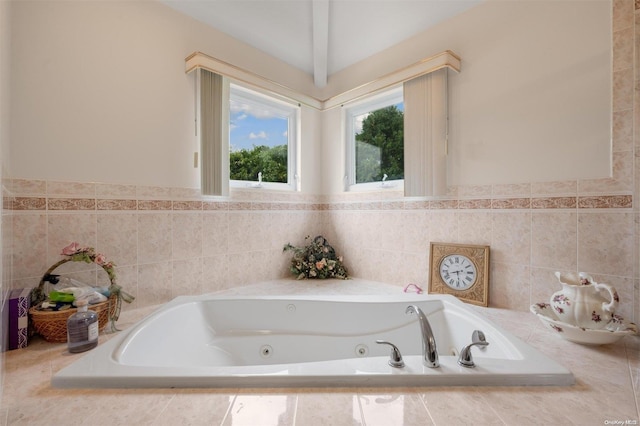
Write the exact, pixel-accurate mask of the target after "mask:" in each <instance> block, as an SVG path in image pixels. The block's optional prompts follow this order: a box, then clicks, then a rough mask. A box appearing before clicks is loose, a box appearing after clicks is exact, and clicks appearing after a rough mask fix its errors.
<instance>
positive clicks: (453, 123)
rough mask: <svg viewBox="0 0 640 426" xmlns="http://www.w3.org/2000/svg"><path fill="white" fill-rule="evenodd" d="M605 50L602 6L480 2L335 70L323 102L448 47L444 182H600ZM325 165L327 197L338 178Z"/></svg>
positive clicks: (606, 170) (606, 103)
mask: <svg viewBox="0 0 640 426" xmlns="http://www.w3.org/2000/svg"><path fill="white" fill-rule="evenodd" d="M611 46H612V40H611V3H610V2H608V1H595V2H594V1H572V2H563V1H559V2H553V1H552V2H548V1H517V2H515V1H514V2H509V1H487V2H484V3H481V4H480V5H478V6H475V7H473V8H471V9H469V10H467V11H465V12H464V13H462V14H460V15H458V16H455V17H453V18H451V19H449V20H447V21H445V22H443V23H441V24H439V25H436V26H435V27H433V28H430V29H428V30H426V31H424V32H423V33H420V34H418V35H416V36H414V37H412V38H410V39H408V40H406V41H404V42H401V43H399V44H398V45H396V46H393V47H392V48H390V49H387V50H385V51H383V52H381V53H379V54H377V55H374V56H372V57H370V58H368V59H366V60H363V61H361V62H360V63H358V64H355V65H353V66H351V67H349V68H347V69H345V70H343V71H340V72H338V73H336V74H335V75H333V76H331V78H330V87H328V88H327V90H331V91H332V92H329V93H327V96H331V95H334V94H336V93H340V92H342V91H345V90H348V89H350V88H353V87H358V86H360V85H362V84H363V83H366V82H368V81H371V80H375V79H376V78H378V77H380V76H382V75H385V74H387V73H391V72H393V71H395V70H396V69H398V68H401V67H405V66H408V65H411V64H413V63H416V62H418V61H419V60H421V59H422V58H425V57H429V56H431V55H435V54H437V53H439V52H442V51H444V50H451V51H453V52H455V53H456V54H457V55H459V56H460V57H461V58H462V67H461V68H462V70H461V72H460V73H459V74H456V73H455V72H450V73H449V76H450V78H449V93H450V99H449V111H450V121H449V155H448V164H447V168H448V170H447V171H448V176H447V178H448V183H449V185H479V184H510V183H524V182H548V181H554V180H565V179H584V178H601V177H608V176H609V175H610V173H611V161H610V159H611V90H612V86H611V79H612V78H611ZM327 120H328V123H326V126H327V127H331V128H332V129H336V128H338V127H339V126H340V121H339V118H338V117H337V116H336V115H335V114H331V115H330V116H329V117H327ZM339 136H340V135H337V137H332V138H331V139H325V141H324V143H325V144H328V145H330V146H331V148H330V152H332V153H333V152H337V151H340V150H344V148H343V146H344V144H343V143H342V138H341V137H339ZM325 167H327V173H326V174H327V176H329V179H330V183H329V185H328V187H327V188H326V193H336V191H338V190H339V189H340V188H341V187H342V176H343V175H344V173H329V169H331V171H333V169H334V168H335V167H336V166H335V165H334V164H330V163H329V162H327V163H326V165H325Z"/></svg>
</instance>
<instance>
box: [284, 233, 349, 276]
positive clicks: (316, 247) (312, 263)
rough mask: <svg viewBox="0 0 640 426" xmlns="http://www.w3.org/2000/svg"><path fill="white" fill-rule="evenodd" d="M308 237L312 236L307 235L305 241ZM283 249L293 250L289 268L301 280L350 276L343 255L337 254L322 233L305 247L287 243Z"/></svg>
mask: <svg viewBox="0 0 640 426" xmlns="http://www.w3.org/2000/svg"><path fill="white" fill-rule="evenodd" d="M308 239H310V236H308V235H307V236H306V237H305V241H306V240H308ZM282 251H283V252H285V251H292V252H293V258H292V259H291V267H290V268H289V270H290V271H291V273H292V274H293V275H295V276H296V278H297V279H299V280H302V279H307V278H312V279H326V278H340V279H343V280H344V279H348V278H349V277H348V275H347V268H345V267H344V265H343V264H342V256H337V255H336V251H335V250H334V248H333V247H331V245H329V243H328V242H327V240H326V239H325V238H324V237H323V236H321V235H319V236H317V237H315V238H314V239H312V240H311V243H310V244H309V245H307V246H305V247H295V246H292V245H291V244H288V243H287V244H286V245H285V246H284V248H283V250H282Z"/></svg>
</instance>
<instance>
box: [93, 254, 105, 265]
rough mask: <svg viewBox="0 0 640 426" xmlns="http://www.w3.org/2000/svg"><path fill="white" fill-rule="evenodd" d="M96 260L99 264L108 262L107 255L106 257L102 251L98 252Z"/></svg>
mask: <svg viewBox="0 0 640 426" xmlns="http://www.w3.org/2000/svg"><path fill="white" fill-rule="evenodd" d="M95 262H96V263H97V264H98V265H100V266H102V265H104V264H105V263H107V257H106V256H105V255H104V254H100V253H98V254H96V260H95Z"/></svg>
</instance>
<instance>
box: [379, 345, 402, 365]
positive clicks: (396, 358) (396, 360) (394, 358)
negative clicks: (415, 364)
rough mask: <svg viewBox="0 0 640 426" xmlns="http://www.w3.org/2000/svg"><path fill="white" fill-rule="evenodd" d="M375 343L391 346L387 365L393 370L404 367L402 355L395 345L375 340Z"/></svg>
mask: <svg viewBox="0 0 640 426" xmlns="http://www.w3.org/2000/svg"><path fill="white" fill-rule="evenodd" d="M376 343H378V344H380V345H389V346H391V355H390V356H391V358H390V359H389V365H390V366H392V367H395V368H402V367H404V361H403V360H402V354H400V349H398V347H397V346H396V345H394V344H393V343H391V342H387V341H386V340H376Z"/></svg>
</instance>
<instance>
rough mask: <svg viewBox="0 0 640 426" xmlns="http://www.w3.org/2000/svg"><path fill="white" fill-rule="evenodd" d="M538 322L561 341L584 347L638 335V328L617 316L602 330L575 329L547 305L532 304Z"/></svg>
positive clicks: (532, 310)
mask: <svg viewBox="0 0 640 426" xmlns="http://www.w3.org/2000/svg"><path fill="white" fill-rule="evenodd" d="M530 310H531V312H533V313H534V314H536V316H537V317H538V318H540V321H542V323H543V324H545V325H546V326H547V327H549V328H550V329H551V330H553V331H555V332H556V333H557V334H558V335H559V336H560V337H562V338H563V339H566V340H569V341H570V342H574V343H581V344H584V345H606V344H609V343H615V342H617V341H618V340H620V339H621V338H623V337H624V336H626V335H633V334H637V333H638V327H637V326H636V325H635V324H634V323H632V322H624V319H623V318H622V317H620V316H619V315H614V316H613V319H612V320H611V321H610V322H609V324H607V326H606V327H605V328H603V329H599V330H595V329H589V328H582V327H576V326H575V325H571V324H567V323H565V322H562V321H560V320H559V319H558V317H557V315H556V314H555V312H553V309H551V305H549V304H548V303H534V304H533V305H531V308H530Z"/></svg>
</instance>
